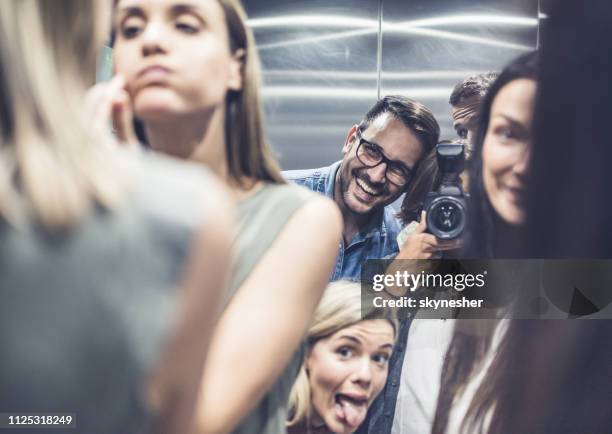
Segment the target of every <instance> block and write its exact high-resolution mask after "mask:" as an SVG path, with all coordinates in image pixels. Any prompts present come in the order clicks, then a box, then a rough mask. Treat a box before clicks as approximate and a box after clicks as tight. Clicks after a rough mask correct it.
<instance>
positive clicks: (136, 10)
mask: <svg viewBox="0 0 612 434" xmlns="http://www.w3.org/2000/svg"><path fill="white" fill-rule="evenodd" d="M131 16H137V17H144V16H145V13H144V11H143V10H142V8H141V7H139V6H123V7H119V8H118V9H117V12H116V13H115V17H117V18H119V17H131Z"/></svg>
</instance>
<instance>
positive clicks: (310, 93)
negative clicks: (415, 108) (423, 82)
mask: <svg viewBox="0 0 612 434" xmlns="http://www.w3.org/2000/svg"><path fill="white" fill-rule="evenodd" d="M452 90H453V89H452V87H429V88H427V87H415V88H402V89H385V94H386V95H406V96H408V97H410V98H415V99H418V98H448V96H449V95H450V93H451V91H452ZM262 92H263V96H264V97H266V98H303V99H321V98H342V99H374V100H376V99H377V92H376V89H353V88H338V87H310V86H308V87H306V86H264V88H263V90H262Z"/></svg>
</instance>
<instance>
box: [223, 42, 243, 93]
mask: <svg viewBox="0 0 612 434" xmlns="http://www.w3.org/2000/svg"><path fill="white" fill-rule="evenodd" d="M245 66H246V51H245V50H244V48H238V49H237V50H236V51H234V53H233V54H232V59H231V62H230V70H229V80H228V83H227V87H228V88H229V89H230V90H235V91H238V90H242V86H243V77H244V68H245Z"/></svg>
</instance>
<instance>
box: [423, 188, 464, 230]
mask: <svg viewBox="0 0 612 434" xmlns="http://www.w3.org/2000/svg"><path fill="white" fill-rule="evenodd" d="M427 226H428V227H429V231H430V232H431V233H432V234H433V235H435V236H436V237H438V238H441V239H452V238H456V237H458V236H459V235H461V233H462V232H463V228H464V227H465V207H464V205H463V203H462V202H461V201H459V200H457V199H456V198H454V197H452V196H442V197H439V198H437V199H436V200H434V201H433V202H432V203H431V204H430V206H429V207H428V209H427Z"/></svg>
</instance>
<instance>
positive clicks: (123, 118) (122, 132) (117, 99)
mask: <svg viewBox="0 0 612 434" xmlns="http://www.w3.org/2000/svg"><path fill="white" fill-rule="evenodd" d="M85 114H86V116H87V120H88V121H89V122H90V125H91V126H92V128H93V132H94V134H96V135H97V134H105V133H106V131H107V129H108V127H109V125H111V124H112V128H113V132H114V134H115V138H116V139H117V141H118V142H119V143H121V144H124V145H131V144H135V143H138V138H137V137H136V133H135V131H134V126H133V120H134V113H133V111H132V106H131V103H130V97H129V95H128V93H127V91H126V90H125V79H124V78H123V76H121V75H116V76H114V77H113V79H112V80H110V81H107V82H102V83H98V84H96V85H95V86H93V87H92V88H91V89H89V91H88V92H87V94H86V96H85Z"/></svg>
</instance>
